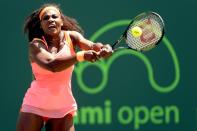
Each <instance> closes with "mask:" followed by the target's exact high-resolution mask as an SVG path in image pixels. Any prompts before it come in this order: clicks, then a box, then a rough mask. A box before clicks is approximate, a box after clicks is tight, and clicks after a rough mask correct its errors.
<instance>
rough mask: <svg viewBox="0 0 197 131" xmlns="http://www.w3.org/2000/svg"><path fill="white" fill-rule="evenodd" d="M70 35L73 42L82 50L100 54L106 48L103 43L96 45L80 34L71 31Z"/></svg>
mask: <svg viewBox="0 0 197 131" xmlns="http://www.w3.org/2000/svg"><path fill="white" fill-rule="evenodd" d="M69 35H70V37H71V39H72V41H73V42H74V43H75V44H76V45H77V46H78V47H79V48H80V49H81V50H94V51H97V52H99V51H100V50H101V49H102V47H103V46H104V45H103V44H102V43H94V42H92V41H90V40H88V39H86V38H84V37H83V36H82V35H81V34H80V33H78V32H76V31H69Z"/></svg>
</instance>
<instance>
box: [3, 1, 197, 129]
mask: <svg viewBox="0 0 197 131" xmlns="http://www.w3.org/2000/svg"><path fill="white" fill-rule="evenodd" d="M47 2H55V3H59V4H60V5H61V8H62V10H63V12H64V13H65V14H66V15H68V16H71V17H74V18H76V19H77V20H78V22H79V23H80V25H81V26H82V27H83V29H84V30H85V37H86V38H92V40H93V37H92V35H93V34H94V33H95V32H96V31H98V30H99V29H101V28H102V27H103V26H105V25H107V24H110V23H112V22H117V21H122V20H130V19H131V18H133V17H134V16H136V15H137V14H139V13H141V12H143V11H147V10H152V11H155V12H158V13H159V14H160V15H161V16H162V17H163V19H164V20H165V25H166V27H165V29H166V34H165V37H164V39H163V40H162V42H161V44H160V45H159V46H158V48H155V49H154V50H152V51H150V52H146V53H143V54H141V53H137V52H133V51H125V52H123V51H121V52H117V53H116V54H114V55H112V57H111V58H109V59H107V60H101V61H99V62H97V64H90V63H80V64H77V65H76V68H75V72H74V74H73V81H72V84H73V93H74V95H75V97H76V100H77V102H78V106H79V114H78V118H76V121H75V122H76V130H77V131H87V130H88V131H101V130H102V131H135V130H139V131H150V130H151V131H158V130H159V131H167V130H168V131H195V130H197V107H196V105H197V104H196V101H197V100H196V99H197V96H196V92H197V89H196V88H197V84H196V80H197V79H196V76H195V75H196V73H197V69H196V67H197V62H196V58H195V57H196V48H197V45H196V39H195V38H196V23H197V15H196V13H195V12H196V7H197V1H195V0H179V1H178V0H174V1H172V0H98V1H93V0H85V1H82V0H75V1H74V0H64V1H63V0H62V1H60V0H59V1H58V0H56V1H42V0H40V1H35V0H29V1H25V0H20V1H16V0H15V1H14V0H13V1H9V0H8V1H5V0H4V1H0V5H1V8H0V11H1V14H0V16H1V20H0V23H1V26H0V28H1V30H0V36H1V43H0V45H1V51H0V55H1V64H0V67H1V68H0V70H1V77H0V80H1V86H0V87H1V94H0V102H1V103H0V105H1V108H0V114H1V115H0V131H13V130H15V125H16V120H17V116H18V112H19V108H20V105H21V103H22V99H23V96H24V93H25V92H26V90H27V88H28V87H29V84H30V82H31V67H30V65H29V63H28V62H29V61H28V52H27V44H28V43H27V39H26V36H25V35H24V34H23V32H22V27H23V23H24V19H25V17H26V16H27V15H29V14H30V13H31V12H32V11H33V10H35V9H36V8H39V7H40V6H41V5H42V4H43V3H47ZM124 29H125V24H122V25H120V26H118V27H116V26H114V27H113V28H111V29H110V30H107V31H106V32H105V33H103V34H101V35H100V36H99V37H98V38H97V39H94V40H96V41H101V42H104V43H113V42H114V40H115V39H117V38H118V37H119V35H120V34H121V33H122V31H123V30H124ZM144 60H147V61H146V63H145V61H144ZM110 62H111V63H110ZM148 65H149V67H150V68H148V67H147V66H148ZM86 66H87V67H86ZM150 69H152V70H150ZM80 71H82V72H80ZM151 71H153V72H152V73H153V75H154V76H153V77H152V78H153V79H152V80H150V79H151V76H150V73H151ZM80 75H82V79H78V78H80V77H79V76H80ZM151 82H153V83H151ZM154 82H156V85H154ZM102 84H103V85H102ZM84 88H87V89H89V90H90V92H88V91H87V89H85V90H84ZM97 89H101V90H98V91H97V92H96V93H94V91H95V90H97ZM168 89H169V90H168ZM91 91H92V92H91ZM87 111H89V112H88V113H87Z"/></svg>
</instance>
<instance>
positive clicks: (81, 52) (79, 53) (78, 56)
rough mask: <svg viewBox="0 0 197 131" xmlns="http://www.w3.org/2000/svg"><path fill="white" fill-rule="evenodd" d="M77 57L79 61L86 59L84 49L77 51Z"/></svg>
mask: <svg viewBox="0 0 197 131" xmlns="http://www.w3.org/2000/svg"><path fill="white" fill-rule="evenodd" d="M76 58H77V61H79V62H82V61H84V60H85V59H84V51H79V52H77V54H76Z"/></svg>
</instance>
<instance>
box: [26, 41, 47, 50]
mask: <svg viewBox="0 0 197 131" xmlns="http://www.w3.org/2000/svg"><path fill="white" fill-rule="evenodd" d="M29 45H30V47H37V48H44V49H48V45H47V43H46V42H45V41H44V40H42V39H40V38H34V39H33V40H32V41H31V42H30V44H29Z"/></svg>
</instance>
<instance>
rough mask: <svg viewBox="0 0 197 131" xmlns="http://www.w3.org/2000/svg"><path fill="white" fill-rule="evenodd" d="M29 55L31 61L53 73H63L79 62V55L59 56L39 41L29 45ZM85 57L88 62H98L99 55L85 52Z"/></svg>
mask: <svg viewBox="0 0 197 131" xmlns="http://www.w3.org/2000/svg"><path fill="white" fill-rule="evenodd" d="M29 53H30V59H31V61H34V62H36V63H37V64H38V65H40V66H41V67H43V68H45V69H47V70H49V71H52V72H59V71H62V70H64V69H66V68H68V67H70V66H72V65H73V64H75V63H77V62H78V59H77V54H76V55H71V56H66V57H60V56H57V55H55V54H52V53H50V52H48V51H47V49H46V47H45V45H44V44H43V43H42V41H37V40H36V41H33V42H31V43H30V44H29ZM83 55H84V56H83V57H84V60H86V61H90V62H94V61H95V60H97V56H96V55H97V54H96V52H94V51H85V52H84V54H83Z"/></svg>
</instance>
